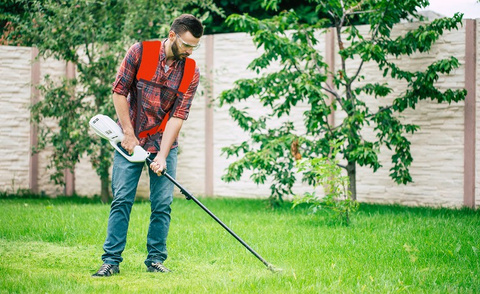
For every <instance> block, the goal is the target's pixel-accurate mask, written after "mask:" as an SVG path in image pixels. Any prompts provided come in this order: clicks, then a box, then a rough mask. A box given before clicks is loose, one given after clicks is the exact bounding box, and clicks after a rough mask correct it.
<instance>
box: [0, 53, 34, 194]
mask: <svg viewBox="0 0 480 294" xmlns="http://www.w3.org/2000/svg"><path fill="white" fill-rule="evenodd" d="M0 48H1V49H0V50H1V51H0V52H1V54H0V77H1V78H0V89H1V91H0V113H1V115H0V117H1V120H0V121H1V126H0V150H2V153H3V156H2V159H1V160H0V191H13V190H15V191H16V190H18V189H27V188H28V166H29V149H30V123H29V119H30V113H29V110H28V106H29V104H30V79H31V76H30V71H31V65H30V56H31V48H25V47H0Z"/></svg>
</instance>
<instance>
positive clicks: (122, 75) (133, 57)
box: [112, 43, 142, 97]
mask: <svg viewBox="0 0 480 294" xmlns="http://www.w3.org/2000/svg"><path fill="white" fill-rule="evenodd" d="M141 50H142V46H141V43H136V44H134V45H133V46H132V47H130V49H128V51H127V54H126V55H125V58H124V59H123V62H122V65H121V66H120V68H119V69H118V72H117V77H116V79H115V82H114V83H113V89H112V92H114V93H117V94H120V95H122V96H125V97H127V95H128V92H129V90H130V87H131V86H132V84H133V82H134V81H135V78H136V75H137V70H138V66H139V62H140V55H141Z"/></svg>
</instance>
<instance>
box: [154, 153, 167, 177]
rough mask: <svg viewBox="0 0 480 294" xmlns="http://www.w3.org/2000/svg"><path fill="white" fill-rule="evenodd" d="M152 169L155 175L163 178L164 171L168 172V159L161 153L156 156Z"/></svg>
mask: <svg viewBox="0 0 480 294" xmlns="http://www.w3.org/2000/svg"><path fill="white" fill-rule="evenodd" d="M150 168H151V169H152V170H153V172H154V173H156V174H157V175H159V176H161V175H162V172H163V171H164V170H167V159H166V158H165V156H163V155H162V154H161V153H160V152H159V153H158V154H157V156H155V159H153V162H152V163H151V164H150Z"/></svg>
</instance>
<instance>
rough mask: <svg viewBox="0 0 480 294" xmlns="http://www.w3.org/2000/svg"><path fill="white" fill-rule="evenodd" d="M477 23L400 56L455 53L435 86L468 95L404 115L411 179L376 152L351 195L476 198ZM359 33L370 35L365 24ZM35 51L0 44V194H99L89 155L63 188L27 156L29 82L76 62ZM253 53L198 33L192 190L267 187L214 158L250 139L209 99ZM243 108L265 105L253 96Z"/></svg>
mask: <svg viewBox="0 0 480 294" xmlns="http://www.w3.org/2000/svg"><path fill="white" fill-rule="evenodd" d="M478 23H479V22H478V21H476V20H465V21H464V25H463V27H461V28H460V29H458V30H457V31H452V32H446V33H445V34H444V36H443V37H442V38H441V39H440V40H439V41H438V42H437V43H436V44H435V46H433V48H432V50H431V51H430V52H429V53H425V54H414V55H412V56H409V57H408V58H406V57H403V58H402V59H399V60H398V62H399V64H401V67H402V68H405V69H408V70H420V69H424V68H425V67H426V66H427V65H428V64H430V63H431V62H433V61H435V60H438V59H442V58H447V57H449V56H452V55H453V56H455V57H456V58H458V60H459V61H460V63H461V66H460V68H458V69H457V70H456V71H455V72H454V73H452V74H451V75H449V76H445V77H441V79H440V81H439V83H438V87H439V88H440V89H442V90H445V89H448V88H451V89H460V88H466V89H467V90H468V96H467V99H466V100H465V102H461V103H456V104H452V105H447V104H436V103H433V102H429V101H422V102H421V103H420V104H419V105H418V107H417V109H416V110H415V111H408V112H406V113H404V116H403V119H404V120H405V121H408V122H412V123H415V124H418V125H420V127H421V130H420V131H419V132H417V133H416V134H415V135H413V136H412V137H411V142H412V146H411V152H412V155H413V158H414V162H413V164H412V166H411V169H410V171H411V174H412V177H413V181H414V182H413V183H411V184H409V185H406V186H405V185H397V184H395V183H394V182H393V181H392V180H391V179H390V178H389V176H388V174H389V168H390V167H391V164H390V156H391V153H390V152H389V151H388V150H382V151H381V155H380V160H381V162H382V164H383V167H382V168H381V169H380V170H379V171H377V172H376V173H373V172H372V171H371V170H370V169H368V168H363V167H358V168H357V181H358V182H357V193H358V195H357V197H358V200H360V201H365V202H377V203H400V204H407V205H434V206H462V205H466V206H469V207H474V206H479V205H480V186H479V183H480V181H479V175H480V171H479V168H480V133H479V132H480V124H477V121H479V119H480V103H477V101H478V100H479V99H480V89H479V86H478V84H477V81H479V80H480V77H479V75H480V70H479V68H478V62H477V60H479V47H480V46H479V40H480V38H479V36H478V34H479V31H480V30H479V29H478ZM418 25H419V24H418V23H405V24H399V25H397V26H396V28H395V30H394V34H398V35H400V34H403V33H404V32H405V31H407V30H410V29H412V28H414V27H416V26H418ZM360 30H363V31H364V32H367V31H368V27H367V26H365V27H361V28H360ZM320 40H321V42H320V43H319V44H318V50H319V51H321V52H322V53H323V54H324V55H325V56H326V60H327V62H329V64H330V66H331V67H332V68H339V66H340V63H339V60H338V58H337V59H335V54H334V52H335V50H336V46H335V40H334V35H333V34H331V33H327V34H325V35H322V37H321V39H320ZM36 54H37V51H36V49H35V48H26V47H9V46H0V76H1V79H0V87H1V89H2V90H1V92H0V118H1V122H2V126H1V127H0V148H1V150H2V153H3V156H2V159H1V160H0V191H16V190H18V189H31V190H33V191H36V192H45V193H47V194H49V195H59V194H67V195H69V194H72V193H77V194H80V195H94V194H99V193H100V181H99V179H98V177H97V175H96V174H95V172H94V171H93V170H92V168H91V166H90V163H89V161H88V158H86V157H85V158H82V160H81V162H80V163H78V164H77V166H76V169H75V171H74V173H73V174H69V173H67V174H66V180H67V184H66V186H65V187H58V186H55V185H53V184H52V183H51V182H50V181H49V172H48V170H47V165H48V156H49V151H48V150H46V151H45V152H41V153H40V154H38V155H35V156H32V155H31V154H30V150H31V147H32V146H34V145H35V144H36V138H37V136H38V134H37V130H36V129H35V128H33V126H32V125H31V124H30V113H29V105H31V103H32V102H35V101H36V100H37V99H41V97H39V93H38V92H37V90H36V89H35V87H33V85H35V84H38V83H41V81H42V79H43V77H44V76H45V75H47V74H48V75H50V76H53V77H61V76H70V77H71V76H74V75H75V71H74V68H72V66H71V65H67V64H66V63H65V62H62V61H58V60H52V59H48V60H39V61H36V62H35V57H36ZM260 54H261V53H260V51H259V50H257V49H256V48H255V46H254V45H253V43H252V40H251V38H250V37H249V36H248V35H246V34H242V33H234V34H219V35H208V36H205V37H204V40H203V44H202V46H201V48H200V49H199V50H197V51H195V53H194V55H193V58H194V59H196V61H197V64H198V65H199V66H200V67H201V71H202V75H203V77H205V78H204V79H203V80H202V82H201V85H200V87H199V92H197V95H196V97H195V101H194V104H193V105H192V109H191V112H190V116H189V119H188V120H187V121H186V122H185V124H184V127H183V129H182V133H181V135H180V139H179V142H180V155H179V162H178V176H177V177H178V180H179V181H180V182H181V183H182V184H183V185H184V186H185V187H188V189H189V190H190V191H191V192H193V193H194V194H196V195H209V196H211V195H215V196H225V197H255V198H265V197H268V195H269V193H270V191H269V185H268V184H265V185H260V186H257V185H255V184H254V183H252V181H251V180H250V179H249V177H248V175H245V176H244V177H243V178H242V180H241V181H239V182H235V183H225V182H223V181H222V180H221V176H222V175H223V174H224V172H225V169H226V168H227V166H228V164H229V163H231V162H232V160H227V159H226V158H225V157H224V156H223V155H221V148H222V147H226V146H229V145H231V144H234V143H240V142H242V141H243V140H245V139H247V138H248V136H247V134H246V133H244V132H243V131H242V130H241V129H240V128H239V127H238V126H237V125H236V124H235V123H234V122H233V121H232V119H231V118H230V117H229V115H228V107H223V108H220V107H219V106H218V100H217V99H216V97H218V96H219V94H220V93H221V92H222V91H224V90H226V89H230V88H231V87H232V85H233V82H234V81H235V80H237V79H240V78H251V77H254V76H255V74H254V73H253V72H250V71H248V70H247V69H246V67H247V65H248V64H249V62H250V61H251V60H253V59H254V58H255V57H258V56H259V55H260ZM354 65H355V64H354ZM352 68H353V67H352ZM363 75H364V76H366V77H368V80H372V79H375V80H378V81H382V80H384V78H383V77H382V75H381V73H380V72H379V71H378V68H376V66H375V64H373V63H367V64H365V65H364V67H363ZM113 79H114V77H112V81H113ZM385 82H388V83H389V85H390V86H391V87H392V88H393V89H394V92H395V93H400V92H402V89H404V88H403V87H404V85H402V83H401V82H397V81H392V80H385ZM395 93H394V94H395ZM394 94H393V95H394ZM392 97H393V96H392ZM390 98H391V97H390ZM378 103H380V102H379V101H376V100H373V99H372V101H368V104H369V106H375V105H377V104H378ZM245 106H250V109H253V110H254V111H258V112H261V111H262V110H261V108H258V107H256V105H255V102H249V103H248V104H245ZM305 110H306V106H305V108H304V109H302V108H301V107H300V108H299V109H297V110H296V111H294V112H293V113H292V114H291V116H292V117H291V120H295V121H303V119H302V117H301V114H302V112H303V111H305ZM335 119H336V120H337V121H340V120H341V119H342V117H340V114H335ZM364 135H365V137H366V138H368V137H369V136H372V133H371V132H369V131H368V130H367V131H366V132H365V134H364ZM477 142H478V143H479V144H477ZM147 182H148V179H147V175H146V174H145V175H144V176H142V180H141V183H140V185H139V191H138V194H139V195H140V196H146V195H148V184H147ZM308 189H309V188H308V187H307V186H304V185H302V184H300V183H298V184H296V185H295V187H294V190H295V192H296V193H299V194H300V193H303V192H304V191H307V190H308Z"/></svg>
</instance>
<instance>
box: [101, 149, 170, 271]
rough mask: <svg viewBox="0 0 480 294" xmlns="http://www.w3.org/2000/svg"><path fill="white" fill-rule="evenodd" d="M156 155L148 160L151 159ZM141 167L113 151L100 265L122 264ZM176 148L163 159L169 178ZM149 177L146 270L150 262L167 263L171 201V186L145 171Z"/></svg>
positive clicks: (151, 172) (153, 155) (162, 178)
mask: <svg viewBox="0 0 480 294" xmlns="http://www.w3.org/2000/svg"><path fill="white" fill-rule="evenodd" d="M155 155H156V154H152V155H151V156H150V157H151V158H152V159H153V158H154V157H155ZM144 166H145V164H144V163H134V162H129V161H128V160H127V159H125V158H124V157H123V156H122V155H121V154H120V153H118V152H117V151H115V156H114V159H113V171H112V193H113V201H112V205H111V208H110V216H109V218H108V227H107V238H106V240H105V243H104V245H103V250H104V251H105V253H104V254H103V255H102V260H103V262H104V263H108V264H114V265H118V264H120V262H122V260H123V258H122V252H123V250H124V249H125V245H126V243H127V230H128V223H129V221H130V212H131V210H132V206H133V202H134V199H135V194H136V192H137V186H138V181H139V179H140V175H141V173H142V169H143V167H144ZM176 168H177V148H173V149H172V150H170V153H169V154H168V157H167V171H168V174H169V175H171V176H172V177H173V178H175V176H176ZM148 172H149V176H150V203H151V215H150V226H149V228H148V235H147V251H148V256H147V259H146V260H145V264H146V265H147V266H149V265H151V264H152V263H153V262H164V261H165V259H167V246H166V242H167V235H168V229H169V227H170V212H171V208H170V205H171V204H172V201H173V188H174V185H173V183H172V182H171V181H170V180H168V179H167V178H166V177H163V176H158V175H157V174H155V173H154V172H153V171H152V170H151V169H150V168H148Z"/></svg>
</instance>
